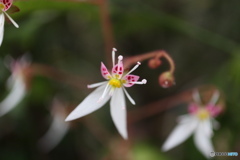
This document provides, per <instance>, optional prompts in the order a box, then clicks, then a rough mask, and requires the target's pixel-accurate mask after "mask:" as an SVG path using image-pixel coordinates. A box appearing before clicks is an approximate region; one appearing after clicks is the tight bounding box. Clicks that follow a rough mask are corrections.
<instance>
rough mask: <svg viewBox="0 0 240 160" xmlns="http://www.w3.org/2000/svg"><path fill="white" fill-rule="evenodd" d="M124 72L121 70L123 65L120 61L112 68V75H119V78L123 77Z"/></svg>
mask: <svg viewBox="0 0 240 160" xmlns="http://www.w3.org/2000/svg"><path fill="white" fill-rule="evenodd" d="M123 72H124V68H123V63H122V61H121V62H120V63H119V66H118V64H116V65H115V66H114V67H113V68H112V75H114V76H115V75H119V76H120V77H121V76H122V75H123Z"/></svg>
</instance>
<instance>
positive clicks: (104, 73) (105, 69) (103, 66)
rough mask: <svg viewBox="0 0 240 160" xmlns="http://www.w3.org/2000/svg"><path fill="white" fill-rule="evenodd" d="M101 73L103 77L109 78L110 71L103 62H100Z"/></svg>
mask: <svg viewBox="0 0 240 160" xmlns="http://www.w3.org/2000/svg"><path fill="white" fill-rule="evenodd" d="M101 73H102V76H103V77H104V78H105V79H110V78H111V77H112V76H111V75H110V73H109V72H108V69H107V68H106V66H105V65H104V64H103V63H101Z"/></svg>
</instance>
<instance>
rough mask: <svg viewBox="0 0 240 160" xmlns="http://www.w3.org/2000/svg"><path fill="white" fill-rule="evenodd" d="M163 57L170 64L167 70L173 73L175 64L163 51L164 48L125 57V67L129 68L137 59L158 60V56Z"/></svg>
mask: <svg viewBox="0 0 240 160" xmlns="http://www.w3.org/2000/svg"><path fill="white" fill-rule="evenodd" d="M162 57H164V58H165V59H166V60H167V61H168V63H169V66H170V69H169V72H170V73H173V72H174V71H175V64H174V61H173V59H172V58H171V57H170V56H169V54H168V53H167V52H166V51H164V50H157V51H152V52H148V53H144V54H142V55H137V56H133V57H128V58H127V59H125V62H124V64H125V67H126V68H129V67H130V66H132V65H133V64H135V63H137V62H138V61H140V62H141V61H144V60H147V59H150V58H153V59H154V60H156V61H157V60H159V59H160V58H162Z"/></svg>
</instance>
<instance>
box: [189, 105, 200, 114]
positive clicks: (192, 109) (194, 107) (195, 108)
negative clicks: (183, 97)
mask: <svg viewBox="0 0 240 160" xmlns="http://www.w3.org/2000/svg"><path fill="white" fill-rule="evenodd" d="M198 109H199V106H198V105H197V104H195V103H192V104H190V105H189V106H188V112H189V113H190V114H195V113H197V111H198Z"/></svg>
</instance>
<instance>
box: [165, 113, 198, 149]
mask: <svg viewBox="0 0 240 160" xmlns="http://www.w3.org/2000/svg"><path fill="white" fill-rule="evenodd" d="M197 124H198V122H197V120H196V118H195V117H194V116H186V117H181V120H180V122H179V124H178V125H177V126H176V127H175V128H174V130H173V131H172V133H171V134H170V136H169V137H168V138H167V140H166V141H165V143H164V144H163V146H162V150H163V151H167V150H169V149H171V148H173V147H175V146H177V145H179V144H180V143H182V142H183V141H185V140H186V139H187V138H188V137H189V136H190V135H191V134H192V133H193V131H194V130H195V129H196V127H197Z"/></svg>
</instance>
